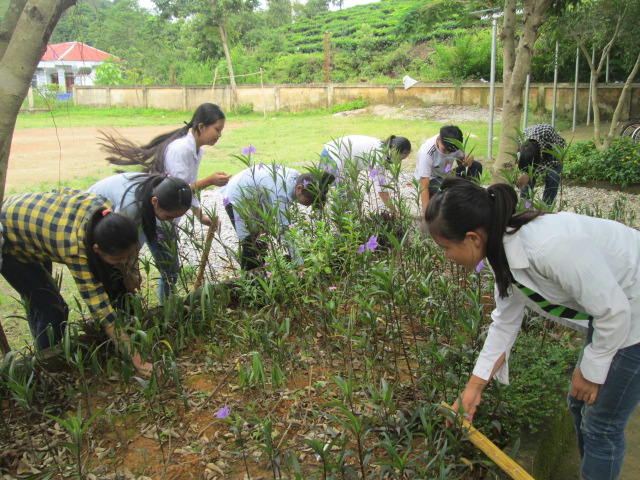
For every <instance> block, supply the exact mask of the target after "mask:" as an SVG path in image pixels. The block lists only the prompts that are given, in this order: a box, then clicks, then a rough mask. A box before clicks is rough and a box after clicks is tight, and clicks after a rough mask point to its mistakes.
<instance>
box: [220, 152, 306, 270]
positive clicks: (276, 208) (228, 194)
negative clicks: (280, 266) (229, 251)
mask: <svg viewBox="0 0 640 480" xmlns="http://www.w3.org/2000/svg"><path fill="white" fill-rule="evenodd" d="M299 176H300V172H298V171H297V170H294V169H293V168H288V167H282V166H279V165H275V166H274V165H264V164H260V165H255V166H253V167H250V168H245V169H244V170H242V171H241V172H239V173H237V174H235V175H234V176H233V177H231V180H229V183H227V185H225V186H224V187H222V189H221V190H220V193H221V194H222V198H223V203H224V204H225V205H226V204H227V203H230V204H231V205H232V206H233V209H234V214H235V218H234V221H235V227H236V233H237V234H238V238H239V239H240V240H242V239H244V238H247V237H248V236H249V234H250V233H252V230H251V226H250V225H251V224H252V223H254V222H256V223H258V222H260V223H263V222H262V220H261V216H260V212H259V211H258V210H260V211H262V212H269V211H272V212H274V213H275V215H276V216H275V225H276V226H277V227H279V229H280V233H282V232H283V231H284V228H285V227H286V226H288V225H289V207H291V205H292V204H293V202H294V201H295V200H296V198H297V197H296V182H297V180H298V177H299ZM254 233H255V232H254ZM261 233H262V232H261ZM264 233H266V232H264ZM283 240H284V243H285V244H286V245H287V247H288V249H289V252H290V254H291V256H292V257H294V258H297V252H296V250H295V248H294V247H293V245H291V244H289V243H288V242H287V241H286V239H283ZM298 260H299V259H298Z"/></svg>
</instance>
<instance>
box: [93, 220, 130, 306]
mask: <svg viewBox="0 0 640 480" xmlns="http://www.w3.org/2000/svg"><path fill="white" fill-rule="evenodd" d="M94 245H98V247H100V250H101V251H103V252H104V253H106V254H108V255H117V254H118V253H121V252H125V251H127V250H129V249H130V248H131V247H132V246H133V245H136V246H137V245H138V227H137V226H136V224H135V222H134V221H133V220H131V219H130V218H129V217H127V216H126V215H122V214H120V213H113V212H112V211H111V210H109V209H105V208H100V209H98V210H96V211H95V212H93V214H92V215H91V217H90V218H89V221H88V222H87V225H86V230H85V234H84V248H85V252H86V255H87V261H88V263H89V270H90V271H91V273H92V274H93V275H94V276H95V277H96V278H97V279H98V280H99V281H100V283H102V286H103V287H104V289H105V291H106V292H107V295H108V296H109V298H110V299H112V300H115V298H116V297H117V296H119V295H118V294H119V293H121V292H123V291H126V289H124V288H123V281H122V276H121V275H118V274H117V271H116V269H115V268H114V266H113V265H109V264H107V263H105V262H103V261H102V259H101V258H100V255H98V254H97V253H96V252H94V251H93V246H94Z"/></svg>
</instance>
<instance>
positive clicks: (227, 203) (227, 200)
mask: <svg viewBox="0 0 640 480" xmlns="http://www.w3.org/2000/svg"><path fill="white" fill-rule="evenodd" d="M230 203H231V200H229V199H228V198H227V197H225V198H223V199H222V206H223V207H226V206H227V205H229V204H230Z"/></svg>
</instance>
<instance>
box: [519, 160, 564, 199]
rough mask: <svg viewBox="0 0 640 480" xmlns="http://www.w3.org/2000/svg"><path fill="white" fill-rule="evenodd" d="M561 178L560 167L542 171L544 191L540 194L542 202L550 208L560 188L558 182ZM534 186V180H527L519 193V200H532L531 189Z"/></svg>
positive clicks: (547, 168)
mask: <svg viewBox="0 0 640 480" xmlns="http://www.w3.org/2000/svg"><path fill="white" fill-rule="evenodd" d="M561 178H562V165H557V166H555V167H545V170H544V191H543V192H542V201H543V202H544V203H546V204H547V205H549V206H551V205H552V204H553V202H554V201H555V199H556V195H557V194H558V189H559V188H560V180H561ZM535 186H536V179H535V177H534V178H531V179H529V183H527V184H526V185H525V187H524V188H523V189H522V191H521V192H520V198H525V199H527V200H530V199H531V198H533V189H534V187H535Z"/></svg>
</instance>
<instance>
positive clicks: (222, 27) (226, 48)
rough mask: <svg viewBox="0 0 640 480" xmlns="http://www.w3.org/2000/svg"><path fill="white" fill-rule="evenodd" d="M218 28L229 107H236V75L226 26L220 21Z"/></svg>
mask: <svg viewBox="0 0 640 480" xmlns="http://www.w3.org/2000/svg"><path fill="white" fill-rule="evenodd" d="M218 28H219V29H220V39H221V40H222V48H223V49H224V56H225V58H226V59H227V68H228V69H229V84H230V85H231V108H232V109H235V108H238V89H237V88H236V77H235V76H234V75H233V64H232V63H231V53H230V52H229V43H228V42H227V26H226V25H225V24H223V23H222V22H220V23H218Z"/></svg>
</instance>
